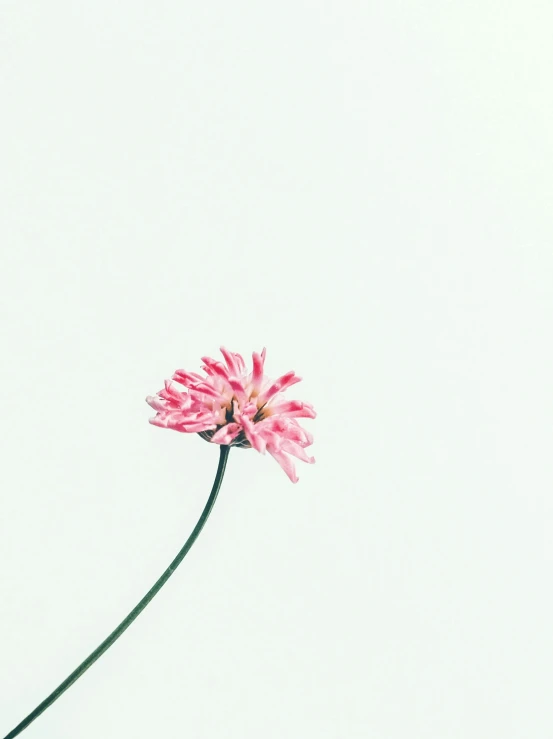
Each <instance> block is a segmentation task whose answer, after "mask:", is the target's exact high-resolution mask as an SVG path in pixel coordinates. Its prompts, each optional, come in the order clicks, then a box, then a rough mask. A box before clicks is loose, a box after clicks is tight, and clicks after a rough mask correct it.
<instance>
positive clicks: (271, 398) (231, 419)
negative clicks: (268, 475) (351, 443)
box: [146, 347, 316, 482]
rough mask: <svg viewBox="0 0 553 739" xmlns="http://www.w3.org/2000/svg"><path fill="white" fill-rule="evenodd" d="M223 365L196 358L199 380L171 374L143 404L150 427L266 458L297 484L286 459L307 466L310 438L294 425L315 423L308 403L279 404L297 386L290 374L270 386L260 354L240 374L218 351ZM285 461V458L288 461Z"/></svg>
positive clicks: (228, 355) (233, 360)
mask: <svg viewBox="0 0 553 739" xmlns="http://www.w3.org/2000/svg"><path fill="white" fill-rule="evenodd" d="M221 354H222V355H223V358H224V360H225V362H224V363H223V362H217V361H216V360H214V359H211V358H210V357H202V362H203V363H204V364H203V365H202V370H203V371H204V372H205V377H203V376H202V375H199V374H196V373H195V372H187V371H186V370H176V372H175V373H174V374H173V377H172V380H166V381H165V387H164V388H163V389H162V390H160V391H159V392H158V393H157V395H156V396H154V397H152V396H149V397H147V398H146V402H147V403H148V404H149V405H150V406H151V407H152V408H153V409H154V410H155V411H157V412H156V415H155V416H154V417H153V418H151V419H150V423H152V424H154V426H161V427H162V428H168V429H173V430H175V431H181V432H183V433H198V434H199V435H200V436H201V437H202V439H205V440H206V441H210V442H212V443H213V444H225V445H228V446H238V447H243V448H250V447H253V448H254V449H256V450H257V451H258V452H261V454H265V452H266V451H267V452H269V454H271V455H272V456H273V457H274V458H275V459H276V461H277V462H278V463H279V464H280V466H281V467H282V469H283V470H284V471H285V472H286V474H287V475H288V477H289V478H290V480H292V482H297V481H298V477H297V475H296V468H295V466H294V463H293V461H292V459H291V457H297V458H298V459H301V460H302V461H303V462H308V463H309V464H312V463H313V462H314V461H315V459H314V457H310V456H309V455H308V454H307V453H306V451H305V448H306V447H308V446H310V445H311V444H312V443H313V437H312V436H311V434H310V433H308V432H307V431H306V430H305V429H303V428H302V427H301V426H300V425H299V423H298V421H297V420H296V419H298V418H315V416H316V414H315V411H314V410H313V407H312V406H311V405H310V404H309V403H303V402H302V401H300V400H285V398H284V396H283V392H284V390H286V389H287V388H289V387H291V386H292V385H295V384H296V383H297V382H300V380H301V377H298V376H297V375H296V374H295V373H294V372H292V371H290V372H287V373H286V374H285V375H282V377H279V378H278V379H277V380H274V381H271V380H270V379H269V378H268V377H267V376H266V375H264V374H263V372H264V365H265V349H263V351H262V352H261V354H257V352H254V353H253V355H252V358H253V369H252V371H251V372H248V371H247V370H246V365H245V363H244V360H243V358H242V357H241V356H240V354H234V353H233V352H229V351H227V350H226V349H225V348H224V347H221ZM289 455H291V457H290V456H289Z"/></svg>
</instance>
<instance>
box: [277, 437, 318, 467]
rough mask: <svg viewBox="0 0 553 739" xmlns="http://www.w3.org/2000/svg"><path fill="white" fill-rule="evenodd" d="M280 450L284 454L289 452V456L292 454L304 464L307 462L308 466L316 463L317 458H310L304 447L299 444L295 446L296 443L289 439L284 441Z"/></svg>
mask: <svg viewBox="0 0 553 739" xmlns="http://www.w3.org/2000/svg"><path fill="white" fill-rule="evenodd" d="M280 448H281V449H282V451H283V452H288V454H292V455H293V456H294V457H297V458H298V459H301V461H302V462H307V464H314V462H315V457H310V456H309V455H308V454H307V452H306V451H305V449H303V447H301V446H300V445H299V444H294V442H293V441H290V440H289V439H284V441H282V442H281V445H280Z"/></svg>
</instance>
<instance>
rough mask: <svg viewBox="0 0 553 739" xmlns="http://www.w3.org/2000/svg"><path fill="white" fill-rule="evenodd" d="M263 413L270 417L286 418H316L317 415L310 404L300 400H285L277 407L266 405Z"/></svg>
mask: <svg viewBox="0 0 553 739" xmlns="http://www.w3.org/2000/svg"><path fill="white" fill-rule="evenodd" d="M265 413H266V414H267V415H271V416H277V415H279V416H287V417H288V418H316V416H317V414H316V413H315V411H314V410H313V406H312V405H311V404H310V403H302V401H301V400H285V401H284V402H282V403H278V404H277V405H273V406H272V405H267V406H266V407H265Z"/></svg>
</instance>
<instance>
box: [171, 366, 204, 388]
mask: <svg viewBox="0 0 553 739" xmlns="http://www.w3.org/2000/svg"><path fill="white" fill-rule="evenodd" d="M204 379H205V378H203V377H202V376H201V375H197V374H196V373H195V372H186V370H182V369H178V370H175V372H174V374H173V380H176V381H177V382H180V383H181V385H184V387H190V385H194V384H195V383H196V382H202V381H203V380H204Z"/></svg>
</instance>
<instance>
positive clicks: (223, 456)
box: [4, 446, 230, 739]
mask: <svg viewBox="0 0 553 739" xmlns="http://www.w3.org/2000/svg"><path fill="white" fill-rule="evenodd" d="M229 450H230V447H229V446H221V447H220V456H219V465H218V467H217V474H216V475H215V481H214V483H213V487H212V489H211V493H210V494H209V498H208V501H207V503H206V505H205V508H204V510H203V511H202V515H201V516H200V518H199V520H198V523H197V524H196V526H195V527H194V531H193V532H192V533H191V534H190V536H189V537H188V539H187V541H186V544H185V545H184V546H183V548H182V549H181V550H180V552H179V553H178V554H177V556H176V557H175V559H174V560H173V561H172V562H171V564H170V565H169V567H168V568H167V569H166V570H165V572H164V573H163V575H162V576H161V577H160V578H159V580H158V581H157V582H156V583H155V585H154V586H153V587H152V588H151V589H150V590H149V591H148V592H147V593H146V595H145V596H144V597H143V598H142V600H141V601H140V603H138V605H136V606H135V607H134V608H133V609H132V611H131V612H130V613H129V615H128V616H127V618H125V619H124V620H123V621H121V623H120V624H119V626H118V627H117V628H116V629H115V631H112V632H111V634H110V635H109V636H108V638H107V639H105V640H104V641H103V642H102V643H101V644H100V646H98V647H97V648H96V649H95V650H94V651H93V652H92V654H90V655H89V656H88V657H87V658H86V659H85V661H84V662H83V663H82V664H80V665H79V666H78V667H77V669H76V670H74V671H73V672H72V673H71V674H70V675H69V677H67V678H66V679H65V680H64V681H63V682H62V683H61V685H58V687H57V688H56V689H55V690H54V692H53V693H51V694H50V695H49V696H48V697H47V698H46V699H45V700H43V701H42V703H41V704H40V705H38V706H37V707H36V708H35V710H34V711H32V713H30V714H29V715H28V716H27V718H25V719H23V721H22V722H21V723H20V724H18V725H17V726H16V727H15V729H12V731H10V733H9V734H7V735H6V736H5V737H4V739H13V737H15V736H18V734H20V733H21V732H22V731H23V730H24V729H26V728H27V726H29V724H30V723H32V722H33V721H34V720H35V718H37V717H38V716H40V714H41V713H43V711H45V710H46V709H47V708H49V707H50V706H51V705H52V703H54V701H56V700H57V699H58V698H59V697H60V695H61V694H62V693H64V692H65V691H66V690H67V688H69V687H70V686H71V685H73V683H74V682H76V681H77V680H78V679H79V678H80V677H81V675H83V674H84V673H85V672H86V671H87V670H88V668H89V667H90V666H91V665H93V664H94V662H96V660H97V659H98V658H99V657H101V656H102V654H104V652H107V650H108V649H109V648H110V647H111V645H112V644H113V643H114V642H116V641H117V639H119V637H120V636H121V634H122V633H123V632H124V631H126V630H127V629H128V628H129V626H130V625H131V624H132V622H133V621H134V620H135V618H136V617H137V616H138V615H139V614H140V613H141V612H142V611H143V610H144V609H145V608H146V606H147V605H148V603H149V602H150V601H151V600H152V598H153V597H154V596H155V595H156V594H157V593H158V592H159V591H160V590H161V588H162V587H163V586H164V585H165V583H166V582H167V580H168V579H169V578H170V577H171V575H172V574H173V572H174V571H175V570H176V569H177V567H178V566H179V565H180V563H181V562H182V560H183V559H184V558H185V557H186V555H187V553H188V552H189V550H190V549H191V547H192V545H193V544H194V542H195V541H196V539H197V538H198V535H199V533H200V531H201V530H202V529H203V527H204V525H205V522H206V521H207V519H208V517H209V514H210V513H211V511H212V509H213V506H214V505H215V501H216V499H217V495H218V494H219V489H220V487H221V483H222V481H223V475H224V473H225V467H226V465H227V459H228V453H229Z"/></svg>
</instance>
